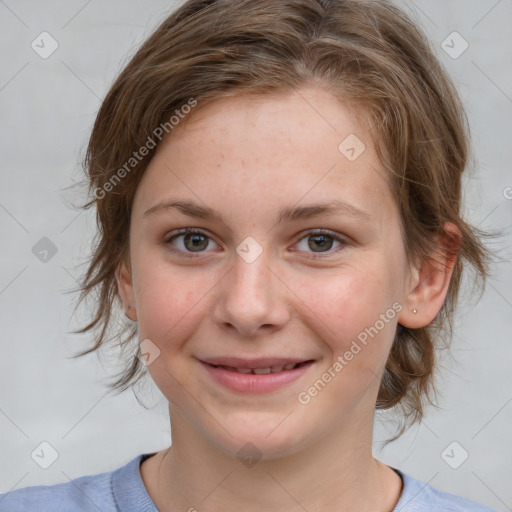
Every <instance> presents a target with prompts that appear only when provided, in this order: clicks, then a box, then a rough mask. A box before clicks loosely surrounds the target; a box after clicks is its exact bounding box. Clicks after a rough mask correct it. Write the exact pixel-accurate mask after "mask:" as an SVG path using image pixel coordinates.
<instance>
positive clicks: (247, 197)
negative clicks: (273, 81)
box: [136, 88, 394, 210]
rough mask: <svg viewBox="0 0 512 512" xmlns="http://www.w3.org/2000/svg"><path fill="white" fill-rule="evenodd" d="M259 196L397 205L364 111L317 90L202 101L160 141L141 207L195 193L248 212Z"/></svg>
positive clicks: (368, 205)
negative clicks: (334, 196)
mask: <svg viewBox="0 0 512 512" xmlns="http://www.w3.org/2000/svg"><path fill="white" fill-rule="evenodd" d="M213 192H215V196H214V195H213ZM259 193H261V194H264V195H265V200H266V201H267V202H268V201H271V200H275V201H276V202H281V203H282V202H283V201H286V202H287V203H296V202H298V201H300V202H304V203H307V202H318V201H321V200H326V199H327V198H332V197H333V195H338V196H340V195H341V196H343V197H342V198H344V199H349V198H351V199H352V200H353V201H352V202H356V203H358V204H359V205H361V207H362V208H363V206H364V207H365V208H366V209H371V210H375V209H376V208H377V209H379V208H380V209H382V208H383V207H385V208H388V209H389V208H391V209H392V208H393V202H394V201H393V198H392V196H391V192H390V189H389V185H388V182H387V174H386V173H385V172H384V170H383V168H382V165H381V164H380V162H379V161H378V158H377V156H376V154H375V150H374V147H373V143H372V141H371V139H370V136H369V133H368V130H367V129H365V122H364V112H362V111H361V110H360V109H358V108H357V107H355V106H351V105H347V104H344V103H341V102H340V101H339V100H338V99H337V98H335V97H334V96H333V95H331V94H330V93H328V92H326V91H324V90H321V89H316V88H310V89H302V90H297V91H293V92H288V93H280V94H271V95H240V96H233V97H227V98H222V99H217V100H215V101H213V102H211V103H208V104H206V105H204V106H201V104H200V102H199V104H198V106H197V107H196V109H195V110H194V111H192V112H191V113H190V114H189V115H188V117H185V119H184V120H182V121H181V122H180V124H179V125H178V126H177V127H176V129H175V130H173V131H172V132H171V133H170V135H169V136H168V137H167V138H166V139H164V140H163V141H162V143H161V144H160V146H159V148H158V150H157V153H156V155H155V156H154V157H153V159H152V161H151V162H150V165H149V166H148V169H147V170H146V173H145V176H144V177H143V178H142V181H141V183H140V184H139V190H138V191H137V196H138V197H136V202H137V203H139V204H141V205H143V206H144V207H147V206H148V205H150V204H153V203H155V202H157V201H160V200H163V199H166V198H168V197H174V196H180V197H183V195H186V196H188V197H193V196H194V195H195V196H197V197H199V198H201V199H204V202H206V203H208V204H209V205H210V206H213V205H212V204H211V203H212V202H213V203H216V205H222V206H223V207H224V208H226V206H227V205H236V206H241V205H244V204H245V206H246V207H247V206H248V205H249V204H250V202H251V200H254V199H255V198H256V197H257V196H258V194H259ZM197 197H196V198H197ZM216 209H218V208H216Z"/></svg>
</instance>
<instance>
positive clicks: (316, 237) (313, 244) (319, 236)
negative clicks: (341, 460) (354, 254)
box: [297, 231, 344, 253]
mask: <svg viewBox="0 0 512 512" xmlns="http://www.w3.org/2000/svg"><path fill="white" fill-rule="evenodd" d="M303 240H306V241H307V242H306V245H307V247H308V248H309V249H311V250H312V251H313V252H316V253H330V252H334V251H331V249H332V246H333V243H335V242H337V243H338V244H339V245H338V246H337V247H336V248H335V249H334V250H336V249H337V248H339V247H340V246H341V245H343V244H344V241H343V240H341V239H340V238H338V237H336V236H334V235H331V234H329V233H327V232H325V231H317V232H315V233H309V234H307V235H306V236H304V237H303V238H301V240H300V241H299V243H298V244H297V245H298V246H299V247H300V244H301V242H302V241H303ZM303 247H304V246H303ZM317 249H318V250H317ZM324 249H325V250H324ZM299 250H305V249H299ZM306 252H307V251H306Z"/></svg>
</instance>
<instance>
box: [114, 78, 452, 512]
mask: <svg viewBox="0 0 512 512" xmlns="http://www.w3.org/2000/svg"><path fill="white" fill-rule="evenodd" d="M357 114H358V111H357V110H356V111H352V110H351V109H349V108H348V107H347V106H344V105H343V104H341V103H340V102H339V101H338V100H337V99H336V98H335V97H334V96H332V95H331V94H330V93H328V92H326V91H324V90H322V89H319V88H312V87H310V88H304V89H301V90H300V91H297V92H294V93H287V94H274V95H272V96H267V97H261V96H259V97H258V96H251V97H249V96H237V97H232V98H223V99H219V100H216V101H215V102H214V103H210V104H208V105H205V106H203V107H201V105H199V106H198V107H197V109H196V110H194V111H193V112H192V113H191V114H189V116H188V117H187V118H186V119H185V121H182V123H181V124H180V125H179V126H178V127H177V128H176V129H175V131H173V132H172V134H171V135H172V136H171V137H169V138H167V139H164V141H163V142H162V143H161V145H160V146H159V149H158V151H157V153H156V155H155V156H154V157H153V159H152V160H151V162H150V164H149V167H148V169H147V170H146V172H145V174H144V176H143V178H142V180H141V182H140V184H139V187H138V189H137V192H136V195H135V198H134V203H133V210H132V218H131V224H130V251H129V258H127V260H126V261H124V262H123V263H122V264H121V265H120V266H119V269H118V273H117V280H118V285H119V293H120V296H121V299H122V302H123V306H124V309H125V311H126V313H127V315H128V316H129V317H130V318H132V319H133V320H136V321H138V325H139V335H140V340H146V339H149V340H151V343H152V344H154V346H156V347H158V350H159V351H160V353H159V355H158V357H156V359H154V361H152V362H151V364H149V366H148V370H149V372H150V374H151V376H152V378H153V379H154V381H155V383H156V385H157V386H158V387H159V389H160V390H161V391H162V393H163V394H164V395H165V397H166V398H167V400H168V401H169V411H170V417H171V432H172V441H173V442H172V446H171V447H170V448H169V449H166V450H162V451H160V452H158V453H157V454H155V455H153V456H152V457H150V458H149V459H147V460H146V461H145V462H143V463H142V464H141V476H142V479H143V481H144V484H145V486H146V489H147V491H148V493H149V495H150V497H151V498H152V500H153V501H154V503H155V505H156V506H157V507H158V509H159V510H160V511H162V512H166V511H171V510H173V511H174V510H189V509H191V507H196V508H197V509H198V510H201V511H205V512H208V511H218V510H224V511H235V510H244V511H248V512H251V511H253V510H254V511H256V510H258V511H261V510H275V511H299V510H301V511H302V510H304V509H305V510H308V511H310V512H313V511H320V510H322V511H325V510H358V511H372V512H375V511H382V512H385V511H390V510H392V509H393V508H394V506H395V504H396V503H397V501H398V499H399V497H400V493H401V488H402V482H401V479H400V477H399V476H398V474H397V473H396V472H394V471H393V470H392V469H391V468H389V467H388V466H385V465H384V464H382V463H381V462H379V461H378V460H376V459H375V458H374V457H373V454H372V427H373V418H374V411H375V402H376V398H377V393H378V389H379V383H380V377H381V376H382V373H383V370H384V365H385V362H386V358H387V355H388V353H389V350H390V347H391V345H392V343H393V340H394V335H395V330H396V327H397V323H400V324H402V325H404V326H407V327H422V326H424V325H427V324H428V323H430V322H431V321H432V320H433V319H434V317H435V316H436V314H437V312H438V311H439V309H440V308H441V306H442V304H443V302H444V299H445V297H446V293H447V290H448V285H449V280H450V277H451V273H452V269H453V262H454V261H453V259H451V260H449V259H446V260H444V261H443V260H439V258H438V260H437V261H436V260H433V259H432V260H430V261H427V262H425V263H424V264H423V265H422V266H421V267H419V268H416V267H413V266H410V265H409V264H408V263H407V259H406V253H405V249H404V244H403V241H402V238H401V234H400V217H399V211H398V209H397V206H396V202H395V199H394V197H393V195H392V193H391V190H390V187H389V184H388V183H387V180H386V173H385V172H384V169H383V167H382V165H381V164H380V162H379V161H378V158H377V156H376V153H375V151H374V148H373V145H372V142H371V139H370V136H369V134H368V132H367V130H366V129H365V128H364V124H363V123H361V122H360V119H358V117H357ZM359 114H360V115H361V113H360V112H359ZM349 134H356V136H357V137H358V138H359V139H360V140H361V141H363V143H364V144H365V146H366V149H365V150H364V152H363V153H362V154H361V155H360V156H359V157H358V158H357V159H356V160H354V161H349V160H348V159H347V158H346V157H345V156H344V155H343V154H342V153H341V152H340V151H339V150H338V145H339V144H340V142H342V141H343V140H344V139H345V138H346V137H347V136H348V135H349ZM170 199H182V200H190V201H194V202H196V203H198V204H200V205H202V206H208V207H210V208H214V209H215V210H217V211H218V212H219V213H221V215H222V216H223V218H224V221H225V222H224V223H222V222H219V221H216V220H211V219H200V218H192V217H189V216H188V215H185V214H184V213H181V212H180V211H178V210H177V209H170V210H167V211H164V212H160V213H155V214H151V215H147V216H145V217H144V216H143V213H144V212H145V211H146V210H147V209H149V208H150V207H152V206H153V205H155V204H156V203H158V202H160V201H164V200H170ZM334 199H342V200H344V201H346V202H350V203H351V204H353V205H355V206H357V207H358V208H359V209H361V210H364V211H365V212H367V213H368V214H369V216H370V218H369V220H364V219H358V218H357V219H356V218H352V217H351V216H349V215H347V214H346V213H345V212H339V213H337V214H334V215H333V214H331V215H326V214H323V215H320V216H318V217H316V218H311V219H303V220H298V221H285V222H283V223H282V224H277V215H278V212H279V211H280V209H281V208H283V207H291V206H305V205H309V204H312V203H327V202H330V201H332V200H334ZM185 227H194V228H198V229H200V230H201V231H203V234H204V235H205V236H206V237H208V238H206V239H204V240H203V239H200V240H203V241H204V245H203V246H202V249H200V251H202V252H194V248H193V247H194V246H193V244H192V242H191V240H190V239H189V240H188V242H187V237H185V236H183V235H182V236H180V237H178V238H177V239H175V240H174V242H172V243H171V242H169V241H168V240H169V238H170V237H171V236H172V235H173V234H176V230H178V229H181V228H185ZM446 227H447V229H449V230H452V231H453V230H454V229H456V228H455V227H454V226H453V225H448V224H447V225H446ZM318 229H327V230H329V231H330V232H331V234H332V235H333V236H338V237H339V238H340V239H341V240H342V242H338V241H336V240H335V239H334V238H333V239H331V238H329V237H327V241H328V242H329V244H330V245H329V244H328V245H327V246H326V247H324V248H323V249H322V247H321V246H319V245H318V244H315V242H317V241H318V237H317V235H316V236H315V234H314V233H313V234H312V233H310V232H308V231H312V230H318ZM247 236H251V237H253V238H254V239H255V240H256V241H257V242H258V244H259V245H260V247H261V249H262V253H261V255H260V256H259V257H258V258H257V259H256V260H255V261H253V262H251V263H247V262H246V261H245V260H244V259H243V258H242V257H240V256H239V254H238V253H237V252H236V249H237V247H238V246H239V245H240V244H241V242H242V241H243V240H244V239H245V238H246V237H247ZM208 241H209V242H208ZM308 242H309V243H310V244H312V245H308ZM447 243H448V242H447V241H446V240H444V239H443V238H440V239H439V244H440V245H443V244H447ZM185 244H186V245H185ZM171 247H173V248H175V249H176V250H177V251H178V252H177V253H173V252H171V250H170V248H171ZM190 254H192V256H195V257H187V255H190ZM311 256H313V257H314V256H319V257H318V258H316V259H312V258H311ZM395 302H398V303H399V304H400V305H401V307H402V309H401V311H400V312H399V313H398V314H396V316H395V317H394V318H393V319H392V320H389V321H388V322H387V323H385V325H384V327H383V328H382V329H381V330H380V331H379V332H378V334H377V335H375V336H374V337H373V338H371V339H370V341H369V342H368V344H367V345H366V346H364V348H363V349H362V350H361V351H360V352H359V353H358V354H357V355H356V356H354V358H353V359H352V360H351V361H350V362H349V363H348V364H347V365H346V366H345V367H344V368H343V370H342V371H341V372H339V373H337V374H336V377H335V378H333V379H332V380H331V381H330V382H329V384H328V385H327V386H325V388H324V389H322V390H321V392H319V393H318V394H317V395H316V396H315V397H314V398H313V399H311V401H310V402H309V403H308V404H306V405H304V404H301V403H299V402H298V400H297V395H298V393H300V392H302V391H305V390H307V389H308V388H309V387H310V386H311V385H312V384H313V383H314V382H315V381H316V380H317V379H319V378H320V377H321V375H322V374H323V373H324V372H325V371H326V370H327V369H328V368H329V367H330V366H332V364H333V362H334V361H335V360H336V358H337V356H338V355H340V354H343V353H344V352H345V351H346V350H347V349H348V348H349V347H350V345H351V343H352V341H353V340H355V339H356V338H357V336H358V334H359V333H361V332H362V331H364V329H365V328H367V327H369V326H373V325H374V324H375V323H376V321H377V320H378V319H379V318H381V317H380V316H379V315H382V314H385V313H386V311H389V310H390V308H391V306H392V304H393V303H395ZM413 309H417V313H416V314H414V313H413V312H412V310H413ZM221 355H224V356H239V357H259V356H290V357H299V358H301V359H315V360H316V362H315V364H314V365H313V366H312V367H311V368H310V369H309V370H308V372H306V373H305V374H304V375H303V376H302V377H301V378H300V379H298V380H296V381H294V382H293V383H291V384H288V385H286V386H284V387H282V388H280V389H279V390H277V391H273V392H270V393H265V394H260V395H248V394H243V393H236V392H234V391H230V390H227V389H225V388H223V387H221V386H220V385H219V384H216V383H215V381H213V380H212V379H211V378H210V376H209V375H208V374H207V372H206V371H205V370H204V368H203V367H202V365H201V363H199V362H198V360H197V359H196V358H199V359H201V358H205V357H208V356H221ZM247 442H251V443H253V444H254V445H255V446H256V447H257V449H258V450H259V453H260V455H261V459H260V460H259V461H258V462H257V463H256V464H255V465H253V466H251V467H247V466H246V465H244V464H242V463H241V461H240V460H239V459H238V458H237V452H238V451H239V450H240V449H241V448H242V447H243V446H244V445H245V444H246V443H247Z"/></svg>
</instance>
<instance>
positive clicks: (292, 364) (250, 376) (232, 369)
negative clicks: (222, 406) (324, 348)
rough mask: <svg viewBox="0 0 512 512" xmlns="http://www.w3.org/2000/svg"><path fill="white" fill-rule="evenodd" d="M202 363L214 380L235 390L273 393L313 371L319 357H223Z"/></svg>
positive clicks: (226, 387)
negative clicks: (297, 358) (296, 358)
mask: <svg viewBox="0 0 512 512" xmlns="http://www.w3.org/2000/svg"><path fill="white" fill-rule="evenodd" d="M200 362H201V365H202V366H203V368H204V369H205V370H206V374H207V375H208V376H209V379H211V380H210V382H213V383H216V384H218V385H220V386H221V387H223V388H224V389H227V390H229V391H231V392H236V393H250V394H254V393H270V392H272V391H277V390H279V389H281V388H283V387H286V386H290V385H292V383H293V382H294V381H295V382H298V381H299V379H301V378H303V377H304V375H305V374H306V373H309V372H310V371H312V370H311V368H313V367H314V366H315V363H316V360H314V359H308V360H302V361H300V360H290V359H282V358H281V359H276V358H272V359H270V358H266V359H259V360H247V359H235V358H229V359H228V358H222V359H216V360H212V359H210V360H209V361H200ZM227 363H230V364H227ZM271 363H272V364H271Z"/></svg>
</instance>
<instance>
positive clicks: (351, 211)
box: [143, 199, 374, 224]
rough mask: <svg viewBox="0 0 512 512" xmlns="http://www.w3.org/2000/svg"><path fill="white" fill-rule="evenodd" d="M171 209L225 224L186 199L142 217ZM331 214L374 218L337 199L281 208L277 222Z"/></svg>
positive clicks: (160, 205) (217, 215) (163, 204)
mask: <svg viewBox="0 0 512 512" xmlns="http://www.w3.org/2000/svg"><path fill="white" fill-rule="evenodd" d="M172 209H177V210H178V211H180V212H181V213H183V214H184V215H188V216H189V217H195V218H199V219H212V220H217V221H219V222H221V223H223V224H226V222H225V221H224V219H223V218H222V215H221V214H220V213H219V212H218V211H216V210H214V209H213V208H210V207H208V206H202V205H200V204H197V203H194V202H192V201H186V200H175V201H162V202H159V203H157V204H155V205H154V206H152V207H151V208H149V210H146V211H145V212H144V214H143V217H147V216H149V215H151V214H155V213H163V212H166V211H169V210H172ZM333 214H344V215H347V216H349V217H352V218H353V219H355V220H360V221H370V220H372V219H373V218H374V216H373V215H372V214H370V213H368V212H366V211H363V210H361V209H359V208H357V207H356V206H354V205H353V204H350V203H347V202H345V201H342V200H339V199H337V200H334V201H331V202H329V203H323V204H310V205H307V206H296V207H293V206H292V207H287V208H283V209H282V210H281V211H280V212H279V216H278V221H277V223H278V224H280V223H282V222H285V221H289V222H297V221H299V220H306V219H311V218H314V217H318V216H320V215H333Z"/></svg>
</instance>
